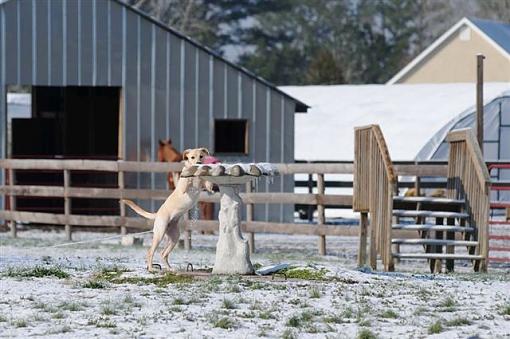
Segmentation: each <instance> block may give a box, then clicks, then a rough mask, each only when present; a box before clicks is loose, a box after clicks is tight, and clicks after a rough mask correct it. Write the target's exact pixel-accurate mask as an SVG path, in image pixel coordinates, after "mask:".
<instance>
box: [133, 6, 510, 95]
mask: <svg viewBox="0 0 510 339" xmlns="http://www.w3.org/2000/svg"><path fill="white" fill-rule="evenodd" d="M124 1H125V2H127V3H128V4H130V5H132V6H134V7H136V8H138V9H140V10H141V11H144V12H146V13H148V14H149V15H151V16H153V17H155V18H156V19H158V20H160V21H162V22H163V23H165V24H167V25H169V26H171V27H173V28H175V29H176V30H178V31H179V32H181V33H183V34H185V35H188V36H189V37H191V38H193V39H194V40H197V41H198V42H200V43H202V44H204V45H206V46H208V47H210V48H211V49H213V50H214V51H216V52H217V53H219V54H222V55H223V56H225V57H226V58H228V59H230V60H231V61H233V62H236V63H237V64H239V65H241V66H244V67H246V68H247V69H249V70H251V71H252V72H254V73H256V74H257V75H259V76H261V77H263V78H265V79H267V80H269V81H271V82H273V83H275V84H276V85H308V84H343V83H352V84H361V83H384V82H386V81H387V80H388V79H389V78H391V77H392V76H393V75H394V74H395V73H396V72H398V70H400V69H401V68H402V67H403V66H405V65H406V64H407V63H408V62H409V61H410V60H411V59H412V58H414V57H415V56H416V55H417V54H418V53H420V52H421V51H422V50H424V49H425V48H426V47H427V46H428V45H429V44H430V43H431V42H432V41H433V40H434V39H436V38H437V37H438V36H439V35H441V34H442V33H443V32H444V31H446V30H447V29H448V28H449V27H450V26H452V25H453V24H454V23H455V22H457V21H458V20H460V19H461V18H462V17H464V16H474V17H478V18H486V19H493V20H498V21H503V22H507V23H510V0H124Z"/></svg>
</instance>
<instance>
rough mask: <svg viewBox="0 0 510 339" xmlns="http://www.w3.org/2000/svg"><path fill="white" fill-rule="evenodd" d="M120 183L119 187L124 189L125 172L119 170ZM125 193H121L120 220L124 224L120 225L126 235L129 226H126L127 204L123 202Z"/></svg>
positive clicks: (121, 230) (121, 231) (122, 233)
mask: <svg viewBox="0 0 510 339" xmlns="http://www.w3.org/2000/svg"><path fill="white" fill-rule="evenodd" d="M117 180H118V183H119V189H120V190H124V172H123V171H119V173H118V178H117ZM122 198H123V194H122V193H121V200H120V201H119V203H120V220H121V222H122V225H121V226H120V234H121V235H126V234H127V228H126V226H125V217H126V204H124V202H122Z"/></svg>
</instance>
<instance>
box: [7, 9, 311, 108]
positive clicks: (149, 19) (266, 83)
mask: <svg viewBox="0 0 510 339" xmlns="http://www.w3.org/2000/svg"><path fill="white" fill-rule="evenodd" d="M9 1H15V0H0V5H3V4H5V3H7V2H9ZM18 1H19V0H18ZM108 1H113V2H115V3H117V4H119V5H121V6H123V7H125V8H126V9H128V10H130V11H132V12H134V13H136V14H138V15H139V16H141V17H143V18H144V19H145V20H148V21H150V22H152V23H154V24H155V25H157V26H159V27H161V28H162V29H163V30H165V31H167V32H169V33H171V34H173V35H175V36H177V37H179V38H180V39H183V40H186V41H187V42H189V43H190V44H192V45H193V46H195V47H197V48H199V49H201V50H203V51H204V52H206V53H207V54H209V55H212V56H213V57H215V58H217V59H219V60H221V61H222V62H224V63H226V64H228V65H229V66H231V67H233V68H235V69H237V70H239V71H240V72H242V73H244V74H246V75H247V76H249V77H250V78H253V79H255V80H257V81H259V82H260V83H262V84H264V85H265V86H268V87H269V88H271V89H272V90H274V91H276V92H278V93H280V94H282V95H283V96H285V97H287V98H289V99H291V100H293V101H294V102H295V103H296V112H306V111H307V109H308V107H309V106H308V105H307V104H305V103H304V102H302V101H300V100H298V99H296V98H294V97H292V96H291V95H289V94H287V93H285V92H283V91H281V90H280V89H278V87H277V86H275V85H274V84H272V83H270V82H269V81H267V80H265V79H263V78H261V77H259V76H257V75H255V74H254V73H252V72H250V71H249V70H247V69H246V68H244V67H241V66H239V65H236V64H235V63H233V62H231V61H228V60H227V59H225V58H224V57H222V56H221V55H219V54H218V53H216V52H215V51H213V50H211V49H210V48H208V47H206V46H204V45H202V44H200V43H198V42H197V41H195V40H193V39H192V38H190V37H188V36H186V35H184V34H182V33H180V32H178V31H176V30H175V29H173V28H171V27H169V26H167V25H165V24H164V23H162V22H161V21H159V20H156V19H155V18H153V17H151V16H149V15H148V14H146V13H144V12H142V11H140V10H138V9H137V8H134V7H132V6H130V5H128V4H126V3H125V2H123V1H121V0H108Z"/></svg>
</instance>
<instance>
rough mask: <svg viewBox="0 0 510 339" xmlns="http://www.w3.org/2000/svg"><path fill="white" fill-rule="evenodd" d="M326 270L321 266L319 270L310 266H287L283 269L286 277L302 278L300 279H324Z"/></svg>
mask: <svg viewBox="0 0 510 339" xmlns="http://www.w3.org/2000/svg"><path fill="white" fill-rule="evenodd" d="M327 272H328V270H326V269H324V268H322V269H320V270H314V269H310V268H302V267H300V268H289V269H286V270H283V271H282V273H285V275H286V276H287V278H291V279H302V280H325V276H326V273H327Z"/></svg>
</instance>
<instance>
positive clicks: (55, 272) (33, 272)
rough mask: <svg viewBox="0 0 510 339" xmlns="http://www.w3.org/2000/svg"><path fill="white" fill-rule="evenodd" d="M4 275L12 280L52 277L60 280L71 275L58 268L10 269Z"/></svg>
mask: <svg viewBox="0 0 510 339" xmlns="http://www.w3.org/2000/svg"><path fill="white" fill-rule="evenodd" d="M4 275H5V276H7V277H11V278H32V277H33V278H43V277H52V276H53V277H56V278H59V279H65V278H69V273H67V272H66V271H64V270H62V268H60V267H58V266H35V267H23V268H17V267H9V268H8V269H7V272H6V273H4Z"/></svg>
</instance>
